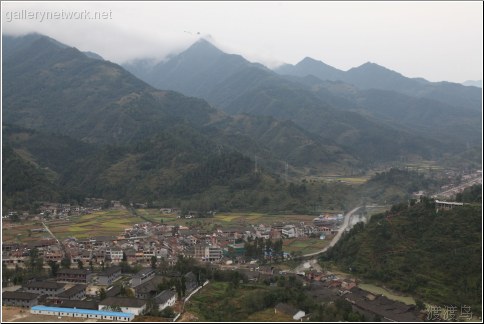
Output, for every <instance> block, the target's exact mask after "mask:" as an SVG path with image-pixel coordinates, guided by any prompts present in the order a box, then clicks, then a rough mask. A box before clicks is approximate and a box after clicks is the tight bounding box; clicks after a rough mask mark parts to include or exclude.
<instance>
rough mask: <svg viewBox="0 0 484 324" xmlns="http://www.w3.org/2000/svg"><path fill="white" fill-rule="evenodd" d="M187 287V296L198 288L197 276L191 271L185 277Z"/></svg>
mask: <svg viewBox="0 0 484 324" xmlns="http://www.w3.org/2000/svg"><path fill="white" fill-rule="evenodd" d="M185 287H186V294H187V295H189V294H190V293H191V292H192V291H194V290H195V289H197V287H198V281H197V276H196V275H195V274H194V273H193V272H191V271H190V272H189V273H187V274H186V275H185Z"/></svg>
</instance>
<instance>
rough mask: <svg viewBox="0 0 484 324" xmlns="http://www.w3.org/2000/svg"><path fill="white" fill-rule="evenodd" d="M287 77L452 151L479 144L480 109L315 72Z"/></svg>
mask: <svg viewBox="0 0 484 324" xmlns="http://www.w3.org/2000/svg"><path fill="white" fill-rule="evenodd" d="M286 78H287V79H289V80H291V81H294V82H300V83H301V84H304V85H306V86H307V87H308V89H310V90H311V91H312V92H314V93H315V94H317V95H318V96H319V98H320V99H321V100H323V101H325V102H327V103H329V104H331V105H333V106H335V107H339V108H340V109H343V110H350V111H355V112H360V113H361V114H365V115H369V116H371V117H373V118H376V119H377V120H380V121H382V122H385V123H390V124H392V125H395V127H400V128H404V129H406V130H408V131H411V132H412V133H414V134H418V135H421V136H425V137H426V138H433V139H435V140H438V141H440V142H444V143H447V144H448V148H449V152H452V151H454V152H455V150H453V148H455V147H459V146H462V145H465V146H480V143H481V130H482V122H481V113H480V112H479V111H476V110H473V109H468V108H456V107H454V106H451V105H449V104H445V103H442V102H440V101H437V100H433V99H427V98H419V97H413V96H409V95H405V94H402V93H400V92H396V91H389V90H378V89H367V90H361V89H359V88H358V87H356V86H354V85H350V84H348V83H344V82H341V81H322V80H320V79H318V78H316V77H315V76H312V75H310V76H306V77H296V76H286ZM450 135H452V136H450Z"/></svg>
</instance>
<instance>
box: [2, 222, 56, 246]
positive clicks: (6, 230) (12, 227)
mask: <svg viewBox="0 0 484 324" xmlns="http://www.w3.org/2000/svg"><path fill="white" fill-rule="evenodd" d="M37 228H43V226H42V223H41V222H39V221H26V222H22V223H12V222H10V221H3V224H2V242H16V243H25V242H28V241H33V240H38V239H42V238H51V236H50V234H49V233H48V232H29V230H32V229H37Z"/></svg>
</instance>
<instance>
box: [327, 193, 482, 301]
mask: <svg viewBox="0 0 484 324" xmlns="http://www.w3.org/2000/svg"><path fill="white" fill-rule="evenodd" d="M481 228H482V207H481V205H465V206H463V207H456V208H454V209H452V210H449V211H437V210H436V208H435V203H434V202H433V200H431V199H428V198H423V201H422V202H421V203H417V204H413V205H411V206H409V205H407V204H400V205H395V206H393V207H392V208H391V210H390V211H388V212H386V213H383V214H379V215H375V216H373V217H372V218H371V220H370V222H369V223H368V224H367V225H366V226H365V225H364V224H363V223H359V224H357V225H356V226H355V227H354V228H353V229H352V230H351V231H350V232H349V233H347V234H346V235H344V236H343V238H342V239H341V240H340V241H339V242H338V244H336V246H335V247H334V248H333V249H331V250H330V251H329V252H328V253H327V254H326V255H325V256H324V257H323V260H335V261H336V263H337V264H338V265H339V266H341V267H342V268H343V269H344V270H345V271H349V272H351V273H354V274H356V275H358V276H361V277H363V278H366V279H370V280H376V281H378V282H381V283H383V284H384V285H386V286H388V287H390V288H393V289H396V290H398V291H402V292H406V293H410V294H413V295H415V296H416V297H417V298H421V299H423V300H424V301H426V302H432V303H437V304H439V305H471V306H472V309H473V310H474V309H475V310H478V309H481V308H480V305H481V303H482V279H481V275H482V246H481V242H482V232H481Z"/></svg>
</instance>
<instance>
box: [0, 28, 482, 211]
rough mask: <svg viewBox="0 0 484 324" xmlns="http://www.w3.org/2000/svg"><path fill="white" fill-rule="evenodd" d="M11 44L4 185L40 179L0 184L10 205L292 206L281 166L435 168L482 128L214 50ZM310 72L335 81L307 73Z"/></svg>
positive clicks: (451, 113) (301, 170)
mask: <svg viewBox="0 0 484 324" xmlns="http://www.w3.org/2000/svg"><path fill="white" fill-rule="evenodd" d="M3 43H4V47H3V58H4V60H3V65H2V69H3V73H4V83H3V125H4V130H3V131H4V136H3V138H4V144H5V145H6V146H5V147H8V148H9V150H10V151H8V152H7V153H8V154H5V155H4V163H3V171H4V173H5V172H8V173H9V174H10V173H11V174H13V175H16V176H13V178H9V179H10V180H9V181H15V180H14V179H15V177H17V176H18V177H21V175H22V174H24V175H25V174H30V175H31V176H29V177H27V178H25V177H23V178H21V179H23V180H22V181H23V182H22V183H23V187H22V188H20V187H19V188H20V189H19V190H20V192H22V193H20V194H18V195H17V194H16V193H15V192H16V191H15V190H17V189H18V188H17V189H15V188H16V187H8V185H7V184H6V183H5V182H4V188H5V189H8V190H4V193H5V196H4V197H8V200H7V202H8V205H9V206H14V205H16V204H29V203H31V202H32V201H34V200H38V199H44V198H45V196H42V194H41V192H42V190H43V189H38V188H43V185H42V183H45V186H44V187H45V190H44V191H45V193H46V194H47V195H50V197H54V198H55V197H57V198H56V199H69V197H71V198H72V197H83V196H84V197H85V196H86V195H90V196H93V195H94V196H99V197H107V198H109V199H127V197H130V199H139V200H146V199H147V200H151V201H155V200H160V199H170V200H176V199H180V198H181V197H184V199H187V201H192V200H193V201H197V202H198V201H200V199H202V198H203V199H205V201H206V202H207V206H206V207H207V208H209V207H210V206H212V207H211V208H215V207H213V206H220V205H226V206H239V207H241V206H246V205H244V204H247V203H249V202H250V204H256V205H257V204H259V203H260V204H261V205H259V206H262V205H263V204H264V203H266V202H267V199H263V198H264V197H263V196H264V195H265V194H266V193H267V190H270V191H271V192H274V195H278V197H279V198H278V199H283V200H287V202H288V206H289V205H290V206H292V207H290V208H294V206H300V204H303V201H302V200H301V201H296V200H291V199H289V198H287V197H286V195H287V194H288V193H287V192H286V191H285V188H284V187H282V188H280V187H279V186H278V185H277V183H278V181H279V180H278V179H279V177H280V175H281V174H283V173H284V172H286V171H285V165H286V163H288V166H289V170H288V171H289V172H290V174H292V175H301V176H304V175H308V174H325V173H327V174H334V173H336V174H338V173H345V172H348V170H351V172H363V171H364V170H367V169H368V168H371V166H372V165H374V164H379V163H391V162H392V161H400V160H412V159H417V160H418V159H431V158H436V159H438V158H439V157H441V156H443V155H445V154H450V153H452V154H454V153H456V154H457V153H459V154H460V153H462V154H464V151H466V152H467V151H468V149H469V145H476V141H475V138H476V136H475V134H476V133H477V131H478V130H479V129H481V127H482V126H481V122H480V120H481V119H480V118H477V116H480V115H479V114H480V113H478V112H476V111H475V110H473V109H467V108H459V109H457V108H456V107H454V106H451V105H448V104H443V103H440V102H439V101H436V100H432V99H425V98H418V97H415V96H409V95H405V94H401V93H398V92H395V91H388V90H375V89H361V88H359V87H357V86H355V85H352V84H349V83H346V82H343V81H336V82H333V81H323V80H321V79H319V78H318V77H316V76H314V75H308V76H288V75H286V76H281V75H279V74H277V73H275V72H273V71H271V70H270V69H268V68H266V67H264V66H262V65H260V64H254V63H250V62H248V61H247V60H245V59H244V58H243V57H241V56H239V55H229V54H225V53H224V52H222V51H220V50H219V49H217V48H216V47H214V46H213V45H212V44H210V43H209V42H207V41H199V42H197V43H195V44H194V45H193V46H191V47H190V48H189V49H187V50H186V51H185V52H183V53H181V54H179V55H176V56H173V57H171V58H169V59H167V60H165V61H162V62H155V61H150V60H143V59H140V60H137V61H133V62H131V63H130V64H129V65H127V66H126V68H127V69H129V70H130V71H131V73H130V72H128V71H126V70H125V69H124V68H122V67H121V66H119V65H116V64H114V63H111V62H109V61H105V60H103V59H102V58H101V57H99V56H98V55H96V54H93V53H90V52H87V53H86V52H81V51H79V50H77V49H76V48H72V47H69V46H68V45H65V44H62V43H59V42H58V41H56V40H54V39H52V38H49V37H45V36H42V35H38V34H33V35H27V36H24V37H8V36H4V37H3ZM314 64H315V65H316V66H319V67H322V68H324V69H326V70H327V71H329V72H332V73H334V74H335V75H336V74H338V73H340V72H338V71H337V70H336V69H332V68H331V67H328V66H325V65H322V64H321V63H320V62H315V61H313V60H310V59H307V60H305V62H304V64H302V65H303V66H304V65H309V66H310V67H309V68H308V69H312V68H311V66H312V65H314ZM369 68H370V69H372V68H373V67H372V66H370V67H369ZM382 71H383V72H385V70H382ZM352 73H353V74H355V73H356V72H354V71H353V72H352ZM133 74H134V75H133ZM303 74H304V73H302V75H303ZM356 74H357V73H356ZM135 76H138V77H139V78H141V79H143V80H144V81H142V80H140V79H138V78H136V77H135ZM412 82H413V81H412ZM418 82H424V81H418ZM148 83H150V84H151V85H149V84H148ZM155 87H158V88H160V89H157V88H155ZM462 88H465V87H462ZM175 91H178V92H175ZM179 92H181V93H183V94H181V93H179ZM187 95H188V96H190V97H187ZM195 96H197V97H198V98H197V97H195ZM205 100H207V101H208V102H207V101H205ZM459 129H461V130H460V131H459ZM446 130H447V131H448V130H451V131H453V132H454V131H455V136H450V137H449V136H447V137H448V138H447V137H445V136H446V133H445V132H446ZM463 143H464V145H462V144H463ZM471 148H472V147H471ZM461 151H462V152H461ZM254 160H257V164H258V167H259V170H260V169H263V170H264V173H263V175H261V174H258V173H254V162H255V161H254ZM216 170H219V172H218V171H216ZM19 179H20V178H19ZM28 179H31V180H32V183H30V185H31V187H32V188H33V189H32V190H33V191H29V189H28V188H29V181H28ZM234 188H246V189H250V190H251V198H250V199H249V200H246V199H245V198H244V199H242V197H241V196H240V195H242V193H239V192H238V191H237V190H234ZM42 197H44V198H42ZM276 201H277V200H274V202H276ZM253 206H255V205H253ZM274 206H277V205H274ZM301 206H302V205H301ZM264 208H273V207H270V206H266V207H264ZM288 208H289V207H288Z"/></svg>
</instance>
